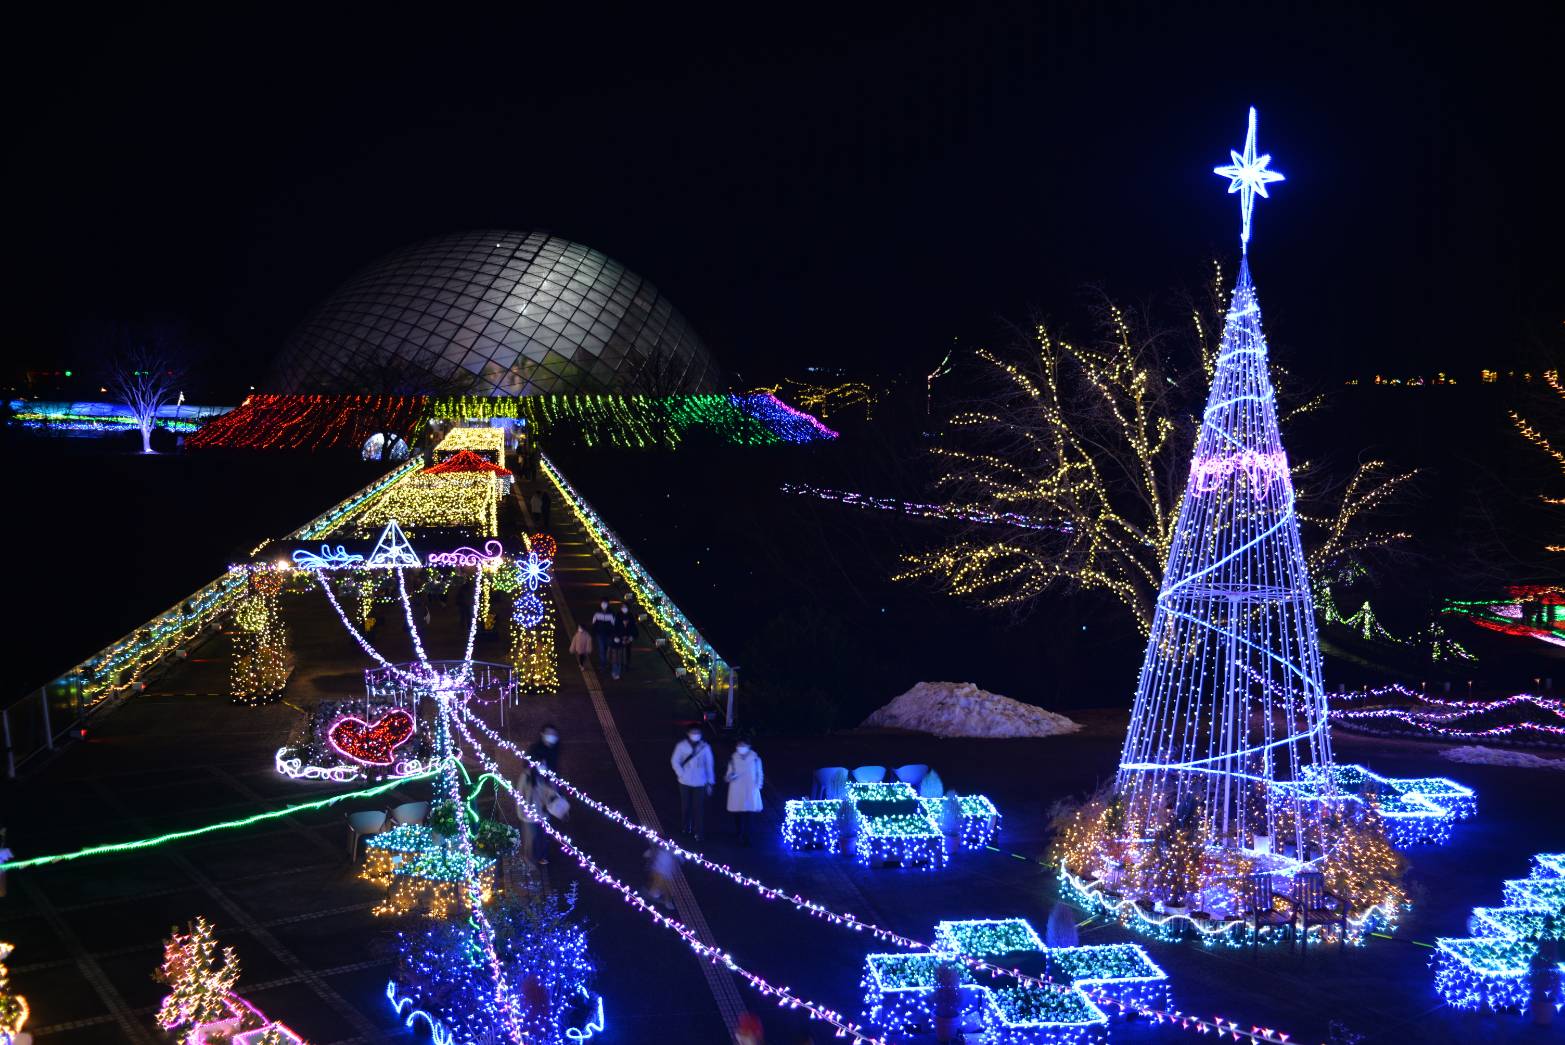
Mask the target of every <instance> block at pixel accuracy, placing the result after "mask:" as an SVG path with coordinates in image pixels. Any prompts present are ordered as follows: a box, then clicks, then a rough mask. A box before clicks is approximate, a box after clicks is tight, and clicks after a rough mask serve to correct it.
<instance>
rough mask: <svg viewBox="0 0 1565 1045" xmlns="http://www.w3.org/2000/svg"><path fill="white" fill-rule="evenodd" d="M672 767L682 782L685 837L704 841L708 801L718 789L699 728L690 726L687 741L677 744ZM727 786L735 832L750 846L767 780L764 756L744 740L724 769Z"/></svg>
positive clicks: (708, 746)
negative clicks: (752, 827)
mask: <svg viewBox="0 0 1565 1045" xmlns="http://www.w3.org/2000/svg"><path fill="white" fill-rule="evenodd" d="M669 764H670V765H672V766H673V768H674V777H675V778H676V779H677V780H678V781H679V815H680V820H681V825H682V827H683V829H684V832H685V834H687V835H689V836H690V837H691V838H693V839H695V840H696V841H697V842H699V841H701V840H702V838H704V837H705V835H706V800H707V799H708V798H709V797H710V796H711V794H712V791H713V790H714V789H715V787H716V786H717V776H716V773H715V771H714V767H715V765H716V760H715V758H714V756H713V755H712V745H711V744H708V743H707V741H706V733H705V731H704V730H703V729H702V728H701V727H700V726H691V727H690V728H689V730H687V731H686V732H685V736H684V739H683V740H681V741H680V742H679V743H678V744H675V745H674V754H673V757H672V758H671V759H670V760H669ZM723 780H724V781H726V782H727V784H728V802H727V806H728V811H729V812H730V813H732V814H733V817H734V832H735V834H737V835H738V836H739V841H740V842H742V843H743V844H744V845H749V844H750V821H751V820H753V819H754V818H755V814H756V813H759V812H760V811H761V785H762V784H763V783H765V781H766V777H765V774H764V772H763V770H762V768H761V756H760V755H758V754H756V752H755V749H754V748H753V747H751V746H750V742H749V741H748V740H745V739H743V738H741V739H740V740H739V742H738V743H737V744H735V745H734V753H733V754H732V755H730V756H728V765H727V767H726V768H725V769H724V770H723Z"/></svg>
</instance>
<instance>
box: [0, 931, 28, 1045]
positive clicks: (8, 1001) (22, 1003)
mask: <svg viewBox="0 0 1565 1045" xmlns="http://www.w3.org/2000/svg"><path fill="white" fill-rule="evenodd" d="M11 951H12V947H11V945H10V944H8V943H6V942H4V941H0V1045H8V1043H9V1042H11V1041H14V1040H15V1039H16V1037H17V1036H18V1035H19V1034H21V1033H22V1027H23V1026H24V1025H25V1024H26V1023H27V1015H28V1012H27V999H26V998H24V997H22V996H21V995H20V994H17V993H16V991H14V990H12V989H11V971H10V970H9V969H7V968H6V965H5V960H6V959H7V958H9V957H10V956H11Z"/></svg>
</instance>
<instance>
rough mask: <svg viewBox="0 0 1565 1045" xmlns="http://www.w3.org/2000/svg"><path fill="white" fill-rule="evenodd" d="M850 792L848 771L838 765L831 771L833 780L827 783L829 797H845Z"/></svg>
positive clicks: (827, 795)
mask: <svg viewBox="0 0 1565 1045" xmlns="http://www.w3.org/2000/svg"><path fill="white" fill-rule="evenodd" d="M847 793H848V771H847V769H845V768H844V767H842V766H837V767H835V768H833V769H832V771H831V780H830V781H829V782H828V783H827V784H826V797H827V798H844V797H846V796H847Z"/></svg>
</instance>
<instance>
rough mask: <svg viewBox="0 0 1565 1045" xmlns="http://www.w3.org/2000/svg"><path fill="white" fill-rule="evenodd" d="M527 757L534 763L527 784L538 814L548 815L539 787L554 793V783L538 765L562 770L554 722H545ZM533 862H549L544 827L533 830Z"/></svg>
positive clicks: (552, 770)
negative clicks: (541, 771) (540, 799)
mask: <svg viewBox="0 0 1565 1045" xmlns="http://www.w3.org/2000/svg"><path fill="white" fill-rule="evenodd" d="M527 757H528V758H529V759H531V760H532V762H533V763H534V764H533V765H532V766H531V767H530V768H529V769H528V770H527V785H528V787H530V788H531V789H532V792H533V796H534V804H535V805H536V806H538V816H540V817H545V816H548V815H549V813H548V810H547V809H544V808H543V805H544V803H543V802H541V801H539V800H538V795H539V789H540V788H543V789H546V790H547V791H548V792H550V793H552V792H553V790H554V785H553V783H551V782H550V781H548V780H546V779H544V778H543V777H541V776H540V775H539V773H538V769H537V767H538V766H540V765H541V766H543V767H544V768H545V769H547V770H548V771H549V772H551V773H558V772H559V770H560V731H559V730H557V729H555V728H554V726H553V725H552V724H547V723H546V724H545V725H544V727H543V728H542V729H540V730H539V731H538V739H537V740H535V741H533V743H532V747H529V748H528V749H527ZM533 862H534V863H538V864H546V863H548V862H549V834H548V832H546V831H545V830H544V829H543V828H542V827H539V828H537V829H536V830H535V831H534V832H533Z"/></svg>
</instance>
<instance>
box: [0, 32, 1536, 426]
mask: <svg viewBox="0 0 1565 1045" xmlns="http://www.w3.org/2000/svg"><path fill="white" fill-rule="evenodd" d="M319 6H320V5H317V8H316V9H314V10H298V11H294V12H288V11H286V10H285V9H283V8H282V7H279V6H275V5H269V6H267V7H265V8H262V9H256V10H255V11H252V12H249V13H246V12H243V11H238V10H234V9H230V8H228V7H227V6H226V5H212V6H209V7H208V8H206V9H205V10H204V11H203V13H201V14H200V15H197V16H192V15H190V14H185V13H181V14H177V15H176V14H151V13H128V12H123V11H121V12H115V13H111V14H102V13H96V14H92V15H90V16H89V15H87V14H85V13H84V12H81V11H75V10H72V11H70V12H67V13H66V14H64V15H62V19H63V20H61V21H58V22H56V23H54V24H52V25H39V26H36V27H34V28H33V29H32V31H31V32H30V33H22V34H17V35H14V36H13V38H12V41H11V42H12V55H11V56H10V58H9V59H8V61H9V63H10V68H9V70H8V75H9V78H10V79H11V80H12V81H13V82H12V83H11V85H10V88H9V90H8V92H7V95H8V98H9V99H10V103H11V104H10V108H11V120H10V121H9V122H10V124H11V126H10V138H11V146H12V148H11V150H10V154H11V163H10V164H9V172H8V173H9V174H10V175H11V179H10V180H11V181H12V185H13V189H12V192H11V197H10V198H11V200H12V215H11V221H10V223H9V224H10V225H11V235H10V236H9V237H8V239H9V241H10V242H9V244H8V245H9V247H10V249H9V250H8V251H7V255H8V257H7V262H8V264H9V266H11V268H12V272H11V274H10V276H9V279H8V282H9V286H10V290H11V291H12V294H13V298H12V301H13V304H12V309H11V317H12V324H11V329H10V330H9V331H8V332H7V337H8V340H9V342H10V344H9V345H8V349H7V353H6V355H7V358H8V360H9V362H10V363H11V364H12V367H13V369H15V370H21V369H26V368H28V367H33V368H37V367H50V366H62V365H63V366H70V365H73V363H74V364H75V365H77V366H80V365H81V362H80V360H81V358H82V355H83V352H84V351H85V349H84V347H83V344H82V334H81V331H82V329H83V324H84V322H86V321H90V320H146V319H155V320H166V319H183V320H185V321H187V322H188V324H189V326H190V329H191V331H192V332H193V336H194V338H195V340H196V341H198V342H199V343H200V345H202V346H204V347H205V349H206V350H207V351H208V352H209V353H211V354H213V355H215V356H216V357H217V358H218V359H220V360H221V362H222V367H221V370H209V371H208V375H209V384H210V387H209V388H208V390H207V394H208V396H209V397H211V398H215V399H217V400H219V401H222V400H223V399H224V398H225V397H226V398H227V399H228V401H232V400H233V399H234V398H235V397H236V396H237V394H238V393H239V392H241V391H242V390H243V387H244V385H245V384H247V383H252V382H255V383H260V382H261V381H262V379H263V376H264V374H265V370H266V363H267V360H268V358H269V356H270V354H271V353H272V352H273V351H274V350H275V349H276V347H277V346H278V345H279V344H280V342H281V341H282V339H284V338H285V337H286V336H287V334H288V332H289V330H290V329H291V328H292V327H293V325H294V324H295V323H297V321H298V320H299V319H300V318H301V317H302V315H303V314H304V312H305V311H306V310H307V309H308V308H309V307H310V306H311V305H312V304H313V303H315V302H316V301H318V300H319V299H320V298H322V297H323V296H325V295H326V294H327V293H329V292H330V291H331V290H332V289H333V287H335V286H336V285H337V284H338V283H339V282H341V281H342V280H343V279H344V278H346V277H347V276H348V275H350V274H351V273H352V272H353V271H354V270H355V269H357V268H358V267H360V266H362V265H364V264H365V263H367V262H369V261H371V260H373V259H375V258H376V257H377V256H379V255H381V254H382V253H384V252H386V251H388V250H391V249H394V248H396V247H398V246H401V245H403V244H406V243H409V242H412V241H415V240H418V239H420V238H422V237H426V236H430V235H436V234H440V233H444V232H448V231H455V230H460V229H466V228H479V227H506V228H514V229H531V228H543V229H548V230H550V231H553V232H555V233H558V234H560V235H563V236H566V237H569V238H572V239H576V240H579V241H581V242H584V243H586V244H589V245H591V246H593V247H596V248H598V249H599V250H602V251H604V252H605V253H607V254H609V255H610V256H612V257H614V258H616V259H618V260H620V261H622V262H623V263H624V264H626V265H627V266H628V267H630V268H631V269H633V270H636V271H638V272H640V273H642V274H643V275H645V276H647V277H648V278H650V279H651V280H653V281H654V282H655V283H657V284H658V285H659V286H660V287H661V288H662V289H663V290H665V291H666V292H667V293H668V294H669V295H670V296H671V297H672V299H673V300H674V301H675V303H676V304H677V305H678V306H679V307H680V308H681V309H682V310H683V311H684V312H685V313H686V315H687V316H688V317H689V318H690V319H691V321H692V322H693V323H694V325H695V326H696V328H697V330H698V331H700V332H701V333H702V335H703V337H704V338H705V339H706V340H707V342H708V343H709V344H710V345H711V346H712V348H713V350H714V352H715V353H716V355H717V357H718V359H719V360H720V362H721V363H722V364H723V365H724V366H725V367H726V368H727V369H728V370H729V371H730V372H737V373H738V375H739V378H740V379H741V380H742V381H743V382H748V383H751V384H753V383H755V382H757V381H759V380H761V379H763V378H772V377H776V376H782V375H787V374H798V373H799V372H800V371H801V369H802V367H803V366H805V365H810V364H817V365H818V364H833V365H840V366H843V367H846V368H847V369H848V370H849V371H851V372H853V373H855V374H856V375H861V376H879V377H881V378H883V379H884V378H888V377H890V376H892V375H893V374H897V373H923V372H924V371H927V370H928V369H929V368H930V366H931V365H932V364H933V363H934V361H935V360H936V359H938V357H939V355H940V354H941V352H942V351H943V350H944V348H945V346H947V345H948V344H950V342H951V339H952V338H959V339H961V340H963V341H965V342H969V343H971V342H979V341H984V340H986V339H989V338H991V337H992V336H993V334H994V332H995V330H996V328H997V325H998V321H999V320H1001V319H1002V318H1016V319H1021V318H1025V317H1026V315H1027V314H1028V311H1029V310H1030V309H1032V308H1034V307H1036V308H1039V309H1041V310H1042V311H1043V312H1044V313H1046V314H1048V315H1049V316H1050V317H1051V318H1056V319H1058V320H1060V321H1062V322H1064V323H1065V324H1067V325H1076V324H1078V320H1079V319H1080V307H1081V305H1082V302H1083V294H1082V291H1083V288H1084V287H1086V286H1089V285H1096V286H1102V287H1104V288H1106V289H1107V290H1109V291H1110V292H1111V293H1113V294H1114V295H1116V296H1117V297H1119V298H1120V299H1122V300H1124V301H1126V302H1127V303H1131V304H1136V303H1140V302H1143V301H1146V300H1148V299H1151V298H1154V297H1157V296H1160V295H1166V294H1168V293H1170V292H1177V291H1181V290H1184V289H1199V288H1200V286H1201V284H1202V281H1203V280H1204V279H1205V278H1206V276H1207V273H1208V271H1209V264H1210V259H1212V258H1213V257H1214V256H1216V257H1220V258H1222V259H1223V260H1224V261H1227V262H1229V263H1232V262H1233V261H1234V260H1235V256H1236V252H1237V224H1238V219H1237V205H1236V203H1235V201H1234V198H1232V197H1229V196H1227V195H1225V193H1224V183H1223V182H1222V181H1220V180H1219V179H1218V178H1217V177H1215V176H1214V175H1212V174H1211V173H1210V172H1211V168H1212V167H1213V166H1214V165H1216V164H1218V163H1223V162H1226V161H1227V150H1228V149H1229V148H1230V147H1235V148H1236V147H1239V146H1240V145H1241V143H1242V138H1243V131H1244V115H1245V107H1246V106H1247V105H1249V104H1252V103H1253V104H1255V105H1257V106H1258V107H1259V110H1260V114H1261V133H1260V145H1261V148H1262V150H1263V151H1268V152H1270V153H1272V155H1273V156H1274V166H1275V167H1276V168H1277V169H1280V170H1281V171H1283V172H1284V173H1285V174H1286V175H1287V179H1288V180H1287V181H1286V182H1284V183H1283V184H1281V185H1279V186H1276V187H1275V188H1274V189H1273V198H1272V200H1270V201H1261V202H1260V203H1259V204H1258V215H1257V219H1256V220H1257V226H1256V233H1255V241H1254V248H1253V249H1254V252H1255V272H1256V278H1257V282H1258V284H1259V286H1260V290H1261V295H1262V303H1263V306H1264V307H1265V308H1266V310H1267V321H1268V327H1269V332H1270V333H1271V335H1272V339H1273V346H1274V349H1275V350H1276V351H1277V352H1278V353H1280V354H1281V355H1282V357H1283V358H1284V360H1285V361H1286V362H1287V363H1288V364H1289V365H1290V366H1293V367H1295V368H1296V369H1300V370H1303V371H1305V372H1306V373H1309V374H1311V375H1312V376H1314V377H1316V378H1318V379H1323V380H1335V379H1340V378H1342V377H1346V376H1351V375H1353V374H1367V373H1372V372H1373V371H1374V370H1376V369H1383V370H1387V371H1388V372H1398V373H1413V372H1419V371H1422V372H1425V373H1432V372H1433V371H1434V370H1437V369H1442V368H1443V369H1447V370H1451V371H1453V372H1456V373H1459V374H1464V375H1467V374H1473V373H1475V372H1476V370H1477V369H1478V368H1479V367H1480V366H1489V367H1497V368H1504V367H1506V366H1512V365H1515V366H1523V365H1536V361H1537V360H1538V359H1539V358H1542V357H1545V355H1546V353H1548V352H1549V351H1550V350H1551V349H1552V350H1557V348H1558V345H1559V343H1560V342H1559V338H1558V333H1559V332H1560V331H1561V329H1562V328H1561V322H1562V320H1565V293H1562V290H1565V262H1562V260H1561V253H1560V250H1559V242H1560V239H1561V232H1562V225H1565V223H1562V220H1561V217H1562V207H1561V202H1560V201H1561V193H1560V191H1559V188H1558V185H1557V182H1558V175H1557V173H1554V172H1552V171H1551V170H1550V169H1549V167H1550V164H1551V161H1552V159H1553V157H1552V155H1551V152H1552V151H1555V150H1557V147H1558V138H1559V136H1560V127H1561V125H1562V124H1565V120H1562V118H1561V101H1562V93H1565V92H1562V90H1561V88H1560V80H1559V69H1558V55H1557V54H1554V55H1550V54H1549V53H1547V49H1548V48H1550V47H1557V44H1558V41H1559V40H1560V39H1561V32H1560V30H1561V25H1560V23H1559V20H1558V18H1559V16H1558V14H1557V13H1556V14H1555V15H1554V16H1553V18H1554V19H1555V21H1553V22H1552V23H1551V22H1545V21H1540V20H1538V19H1540V18H1543V17H1546V16H1543V15H1541V14H1532V15H1527V16H1525V17H1524V16H1523V14H1522V10H1523V9H1521V8H1516V9H1514V10H1509V11H1508V10H1507V9H1506V8H1505V7H1504V6H1503V5H1484V6H1483V7H1482V8H1469V9H1468V10H1467V12H1466V15H1465V18H1466V20H1464V21H1462V22H1449V23H1434V22H1432V21H1431V20H1430V18H1429V14H1428V13H1429V12H1430V11H1433V10H1434V8H1432V7H1427V6H1425V7H1422V8H1411V7H1410V8H1408V9H1407V11H1406V12H1403V13H1397V12H1395V11H1391V10H1389V9H1385V5H1355V6H1357V7H1362V8H1369V7H1371V6H1374V7H1378V8H1382V9H1381V10H1364V9H1358V10H1355V9H1351V8H1343V9H1341V10H1332V9H1328V8H1322V7H1318V6H1315V5H1297V6H1291V7H1290V8H1289V9H1288V13H1287V14H1279V13H1277V12H1276V11H1275V10H1272V11H1267V10H1262V9H1259V8H1251V7H1245V6H1237V5H1222V6H1219V7H1214V8H1211V9H1209V10H1207V11H1206V12H1205V13H1203V14H1201V15H1199V16H1191V15H1189V14H1188V13H1186V12H1184V11H1182V10H1180V8H1183V7H1185V6H1186V5H1172V4H1146V5H1119V4H1091V5H1087V4H1083V5H1076V6H1075V7H1074V8H1072V9H1065V8H1064V7H1059V8H1057V9H1052V10H1051V9H1045V5H1041V4H1040V5H1022V4H1016V5H980V6H976V7H968V5H961V4H956V5H938V6H940V7H948V8H950V10H949V11H947V12H941V11H939V10H937V5H927V4H909V5H902V6H900V7H899V8H897V9H896V13H894V14H876V15H870V14H867V13H855V12H854V11H853V10H851V8H852V7H853V5H838V6H837V7H836V8H823V9H819V10H809V9H806V8H803V7H797V6H792V5H762V6H759V7H756V6H751V7H738V6H730V7H728V8H726V9H723V10H726V14H723V15H720V16H712V15H700V16H697V15H693V14H688V15H687V14H679V13H677V12H676V11H675V7H676V6H677V5H641V6H640V7H639V9H638V12H637V13H635V14H632V15H623V14H615V13H612V12H611V11H609V10H607V9H603V8H597V7H582V8H581V10H582V15H581V17H579V18H576V19H571V20H562V18H561V16H559V15H556V14H548V15H542V16H540V15H537V14H536V13H535V9H536V5H515V6H514V8H513V12H514V13H512V14H510V15H505V16H501V15H497V14H495V13H493V12H482V11H480V10H477V9H475V10H466V11H464V10H463V9H460V8H458V7H455V6H451V5H427V6H424V7H421V8H418V9H417V10H416V13H414V12H409V13H401V14H398V13H392V9H390V8H385V7H376V8H370V7H355V8H353V9H352V11H351V13H347V12H335V13H329V14H327V15H325V16H324V19H323V16H322V14H321V12H320V10H319ZM572 6H577V7H580V6H581V5H572ZM1542 6H1543V5H1539V10H1540V11H1541V9H1542ZM964 8H965V10H960V9H964ZM1557 11H1558V8H1556V12H1557ZM18 319H19V320H20V322H17V320H18ZM1080 322H1083V323H1084V319H1080ZM1551 339H1552V340H1551ZM8 383H9V382H8Z"/></svg>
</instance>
